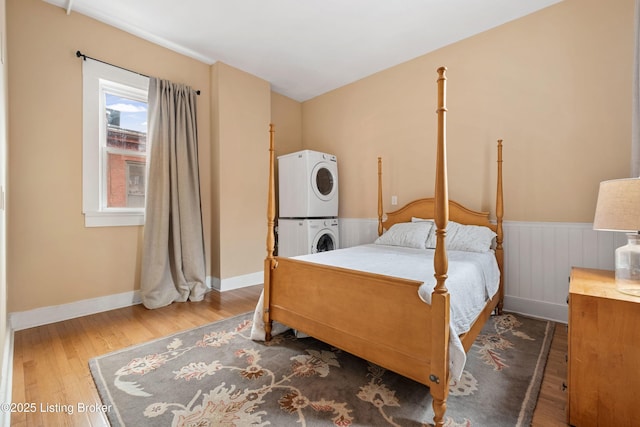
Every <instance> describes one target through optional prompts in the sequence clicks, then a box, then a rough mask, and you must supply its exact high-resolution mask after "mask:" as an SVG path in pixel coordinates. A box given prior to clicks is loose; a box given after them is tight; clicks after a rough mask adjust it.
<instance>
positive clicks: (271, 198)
mask: <svg viewBox="0 0 640 427" xmlns="http://www.w3.org/2000/svg"><path fill="white" fill-rule="evenodd" d="M274 134H275V126H274V125H273V124H270V125H269V183H268V186H269V191H268V196H267V257H266V259H265V260H264V290H263V298H264V306H263V307H264V309H263V314H262V317H263V320H264V330H265V339H266V340H267V341H269V340H270V339H271V315H270V313H269V307H270V304H271V299H270V297H271V274H272V270H273V269H274V268H275V266H276V260H275V258H274V256H273V252H274V249H275V243H276V237H275V218H276V190H275V187H276V184H275V148H274V147H275V143H274V141H275V137H274Z"/></svg>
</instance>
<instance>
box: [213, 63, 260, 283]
mask: <svg viewBox="0 0 640 427" xmlns="http://www.w3.org/2000/svg"><path fill="white" fill-rule="evenodd" d="M212 69H213V71H212V79H215V80H213V82H212V86H213V87H215V88H216V89H215V91H216V92H217V95H216V97H215V98H216V100H217V106H216V107H214V110H216V111H217V115H218V119H217V127H216V129H214V130H213V132H214V133H217V136H216V137H214V139H216V140H217V144H218V146H217V148H216V149H215V151H216V152H217V156H216V157H215V158H214V159H213V161H212V167H213V169H214V170H216V171H218V172H217V173H218V175H217V178H216V180H217V186H218V188H217V190H216V191H217V193H218V198H219V201H218V203H219V210H218V211H217V215H218V217H217V218H214V221H217V222H218V225H217V226H216V228H217V229H219V233H218V235H217V236H213V238H214V240H218V239H219V240H218V241H217V242H216V244H215V245H216V246H219V247H220V251H219V257H220V261H219V262H220V276H219V278H220V279H222V280H224V279H228V278H231V277H235V276H242V275H244V274H250V273H255V272H259V271H261V270H262V261H263V259H264V257H265V255H266V252H265V236H266V209H267V208H266V206H267V197H266V191H267V179H266V177H267V176H268V167H269V163H268V162H269V157H268V149H269V133H268V131H269V122H270V120H271V88H270V85H269V83H268V82H267V81H265V80H262V79H260V78H258V77H255V76H253V75H251V74H248V73H245V72H243V71H240V70H238V69H236V68H233V67H230V66H228V65H226V64H223V63H220V62H218V63H216V64H214V65H213V67H212Z"/></svg>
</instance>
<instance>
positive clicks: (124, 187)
mask: <svg viewBox="0 0 640 427" xmlns="http://www.w3.org/2000/svg"><path fill="white" fill-rule="evenodd" d="M82 74H83V158H82V162H83V164H82V180H83V183H82V185H83V194H82V205H83V213H84V216H85V226H87V227H104V226H123V225H142V224H143V223H144V197H145V184H146V170H147V168H146V163H147V153H148V144H147V94H148V87H149V79H148V78H147V77H144V76H141V75H139V74H136V73H133V72H130V71H126V70H122V69H120V68H117V67H113V66H110V65H106V64H103V63H101V62H98V61H93V60H90V59H89V60H85V61H83V68H82Z"/></svg>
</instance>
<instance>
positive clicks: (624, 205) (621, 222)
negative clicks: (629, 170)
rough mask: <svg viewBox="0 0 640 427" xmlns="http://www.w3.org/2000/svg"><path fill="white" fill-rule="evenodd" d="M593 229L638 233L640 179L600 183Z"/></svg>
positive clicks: (639, 227)
mask: <svg viewBox="0 0 640 427" xmlns="http://www.w3.org/2000/svg"><path fill="white" fill-rule="evenodd" d="M593 228H594V229H595V230H610V231H627V232H638V231H640V178H627V179H614V180H611V181H603V182H601V183H600V191H599V192H598V203H597V205H596V214H595V218H594V220H593Z"/></svg>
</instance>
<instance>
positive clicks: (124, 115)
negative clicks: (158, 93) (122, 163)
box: [105, 92, 147, 152]
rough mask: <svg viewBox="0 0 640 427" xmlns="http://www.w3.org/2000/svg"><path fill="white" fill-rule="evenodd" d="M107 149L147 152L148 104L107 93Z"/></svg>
mask: <svg viewBox="0 0 640 427" xmlns="http://www.w3.org/2000/svg"><path fill="white" fill-rule="evenodd" d="M105 114H106V123H107V147H113V148H120V149H123V150H131V151H138V152H146V150H147V103H146V102H141V101H137V100H135V99H131V98H127V97H124V96H119V95H114V94H112V93H109V92H105Z"/></svg>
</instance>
